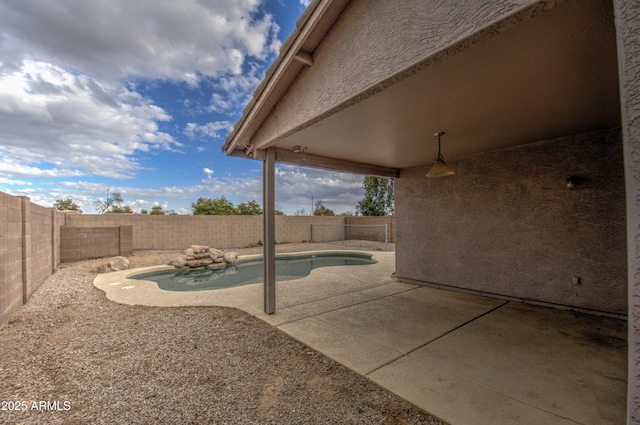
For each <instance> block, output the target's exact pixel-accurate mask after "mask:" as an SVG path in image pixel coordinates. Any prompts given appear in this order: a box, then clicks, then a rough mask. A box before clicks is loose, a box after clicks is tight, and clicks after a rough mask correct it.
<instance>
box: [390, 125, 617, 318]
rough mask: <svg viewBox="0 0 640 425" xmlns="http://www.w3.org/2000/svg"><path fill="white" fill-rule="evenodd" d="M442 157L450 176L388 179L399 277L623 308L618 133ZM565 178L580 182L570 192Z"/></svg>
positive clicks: (406, 174) (418, 171) (410, 173)
mask: <svg viewBox="0 0 640 425" xmlns="http://www.w3.org/2000/svg"><path fill="white" fill-rule="evenodd" d="M447 162H448V163H449V164H450V165H452V166H453V167H454V168H455V169H456V170H457V174H456V175H454V176H451V177H447V178H440V179H428V178H426V177H425V176H424V175H425V173H426V172H427V171H428V168H427V167H420V168H414V169H408V170H405V171H403V172H402V173H401V176H400V178H399V179H398V180H397V181H396V233H397V243H396V252H397V260H396V261H397V275H398V277H400V278H404V279H410V280H411V281H418V282H425V283H435V284H440V285H448V286H451V287H456V288H462V289H469V290H474V291H480V292H486V293H491V294H498V295H504V296H509V297H515V298H522V299H527V300H533V301H539V302H544V303H552V304H559V305H565V306H574V307H579V308H582V309H590V310H598V311H603V312H609V313H615V314H626V313H627V279H626V245H625V243H626V242H625V233H626V231H625V229H626V227H625V192H624V174H623V161H622V143H621V138H620V132H619V130H617V129H616V130H611V131H598V132H593V133H588V134H582V135H576V136H572V137H566V138H562V139H557V140H553V141H548V142H539V143H533V144H529V145H524V146H519V147H514V148H509V149H505V150H500V151H493V152H488V153H482V154H476V155H471V156H468V157H464V158H459V159H456V160H450V161H447ZM572 175H577V176H580V177H582V178H583V179H584V181H583V182H582V183H581V184H578V186H576V188H575V189H573V190H569V189H568V188H567V185H566V180H567V178H568V177H570V176H572ZM574 276H577V277H580V278H581V279H582V283H581V285H576V284H574V282H573V277H574Z"/></svg>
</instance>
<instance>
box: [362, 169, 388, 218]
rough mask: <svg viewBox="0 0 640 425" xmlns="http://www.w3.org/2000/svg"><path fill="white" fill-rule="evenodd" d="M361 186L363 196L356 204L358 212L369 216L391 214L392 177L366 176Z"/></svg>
mask: <svg viewBox="0 0 640 425" xmlns="http://www.w3.org/2000/svg"><path fill="white" fill-rule="evenodd" d="M362 187H363V189H364V198H363V199H362V201H360V202H358V205H357V206H356V212H357V213H358V214H360V215H370V216H371V215H373V216H381V215H393V213H394V193H393V191H394V181H393V179H388V178H385V177H372V176H366V177H365V178H364V182H363V183H362Z"/></svg>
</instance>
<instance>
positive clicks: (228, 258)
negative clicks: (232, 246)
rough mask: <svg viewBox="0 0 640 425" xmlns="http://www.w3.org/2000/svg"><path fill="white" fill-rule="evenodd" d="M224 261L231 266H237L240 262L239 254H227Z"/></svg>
mask: <svg viewBox="0 0 640 425" xmlns="http://www.w3.org/2000/svg"><path fill="white" fill-rule="evenodd" d="M224 261H226V262H227V263H229V264H235V263H237V262H238V253H237V252H225V254H224Z"/></svg>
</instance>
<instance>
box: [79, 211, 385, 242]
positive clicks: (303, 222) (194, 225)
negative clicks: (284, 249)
mask: <svg viewBox="0 0 640 425" xmlns="http://www.w3.org/2000/svg"><path fill="white" fill-rule="evenodd" d="M372 218H373V217H372ZM344 222H345V218H344V217H309V216H300V217H296V216H277V217H276V241H277V242H278V243H286V242H302V241H308V240H310V238H311V224H314V225H321V224H322V225H332V226H318V227H316V230H315V233H316V234H315V236H314V239H315V240H316V241H317V242H328V241H337V240H342V231H343V228H342V224H344ZM67 226H69V227H77V228H86V227H120V226H132V227H133V236H132V238H133V249H183V248H185V247H187V246H189V245H192V244H196V245H207V246H211V247H216V248H220V249H231V248H243V247H246V246H249V245H255V244H257V243H258V242H261V241H262V239H263V235H262V226H263V218H262V216H241V215H234V216H204V215H199V216H185V215H164V216H163V215H158V216H153V215H141V214H103V215H88V214H79V215H68V216H67Z"/></svg>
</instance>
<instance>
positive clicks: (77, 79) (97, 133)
mask: <svg viewBox="0 0 640 425" xmlns="http://www.w3.org/2000/svg"><path fill="white" fill-rule="evenodd" d="M170 119H171V117H170V116H169V115H167V113H166V112H165V111H164V110H163V109H162V108H159V107H158V106H156V105H153V104H151V103H150V102H149V101H148V100H146V99H144V98H142V97H141V96H140V95H139V94H138V93H136V92H132V91H130V90H128V89H126V88H124V87H122V86H117V85H106V84H104V83H99V82H97V81H96V80H94V79H92V78H91V77H89V76H86V75H83V74H78V73H72V72H70V71H67V70H65V69H63V68H61V67H58V66H54V65H51V64H47V63H43V62H35V61H25V62H24V64H23V66H22V68H21V69H20V70H18V71H15V72H13V73H10V74H4V75H0V128H2V132H0V177H5V178H12V177H46V178H52V177H63V176H64V177H69V176H83V175H98V176H107V177H114V178H128V177H132V176H133V175H134V174H135V171H136V170H137V169H138V168H139V167H140V166H139V164H138V163H137V161H136V160H135V159H134V158H133V155H134V154H135V153H136V152H149V151H152V150H176V149H178V148H179V147H180V146H181V144H180V143H178V142H176V141H175V140H174V139H173V137H172V136H171V135H169V134H167V133H164V132H162V131H160V130H159V128H158V124H157V122H161V121H168V120H170Z"/></svg>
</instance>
